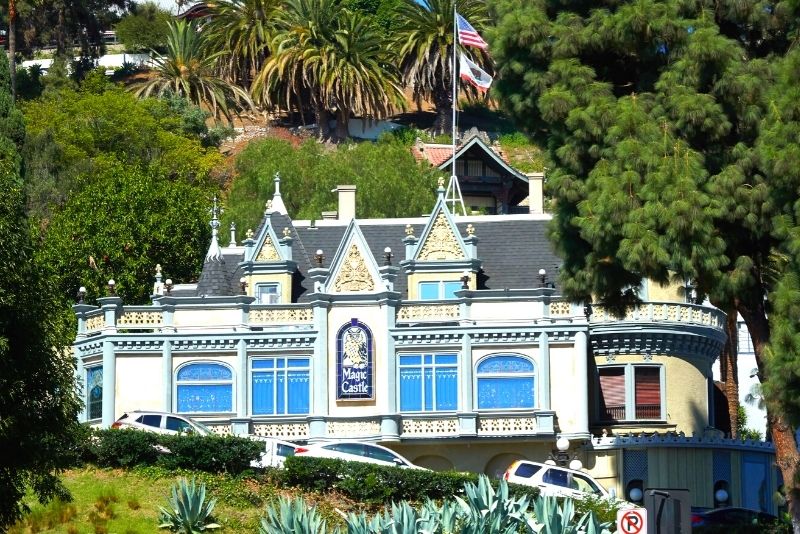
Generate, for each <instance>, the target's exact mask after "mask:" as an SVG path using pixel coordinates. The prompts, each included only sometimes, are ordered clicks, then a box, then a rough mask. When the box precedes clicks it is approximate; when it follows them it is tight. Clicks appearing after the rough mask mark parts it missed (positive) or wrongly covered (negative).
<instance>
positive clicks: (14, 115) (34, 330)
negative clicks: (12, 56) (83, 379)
mask: <svg viewBox="0 0 800 534" xmlns="http://www.w3.org/2000/svg"><path fill="white" fill-rule="evenodd" d="M10 87H11V86H10V76H9V70H8V63H7V60H6V57H5V55H4V54H0V264H2V265H3V266H4V267H3V269H2V272H0V450H2V451H3V453H2V454H0V531H4V526H6V525H9V524H10V523H12V522H13V521H14V520H15V519H16V518H17V517H19V515H20V513H21V510H22V508H21V507H20V501H21V499H22V497H23V496H24V495H25V492H26V490H27V489H28V488H30V489H32V490H33V491H34V492H35V493H36V495H37V496H38V497H39V498H40V499H41V500H47V499H49V498H51V497H53V496H54V495H59V496H62V497H68V494H67V493H66V491H65V489H64V488H63V486H62V485H61V483H60V481H59V479H58V478H57V476H56V475H55V471H56V470H57V469H59V468H61V467H64V466H65V464H66V462H67V461H68V457H69V450H70V448H71V447H72V445H73V443H74V440H75V436H76V435H77V434H76V428H77V423H76V420H77V418H76V416H77V412H78V409H79V402H78V399H77V397H76V395H75V385H74V379H73V377H74V366H73V361H72V357H71V354H70V352H69V351H68V350H58V348H57V347H65V346H68V345H66V344H65V343H63V341H64V340H65V339H66V338H65V337H62V336H59V335H58V332H59V330H58V328H57V325H56V322H55V318H56V317H57V315H58V314H57V312H56V311H55V307H54V305H53V303H54V300H53V298H52V292H51V291H52V290H51V288H50V286H49V284H48V277H47V269H46V268H45V267H44V266H37V265H36V264H35V261H34V254H33V246H32V240H31V232H30V227H29V224H28V221H27V219H26V217H25V195H24V188H23V184H22V180H21V178H20V166H21V159H20V157H19V153H18V145H17V143H19V142H21V140H22V138H23V137H24V129H23V124H22V120H21V117H20V115H19V112H18V111H17V110H16V109H15V108H14V106H13V101H12V99H11V91H10ZM9 133H11V134H12V136H9V135H8V134H9Z"/></svg>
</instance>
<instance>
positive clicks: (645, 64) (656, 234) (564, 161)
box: [490, 0, 800, 533]
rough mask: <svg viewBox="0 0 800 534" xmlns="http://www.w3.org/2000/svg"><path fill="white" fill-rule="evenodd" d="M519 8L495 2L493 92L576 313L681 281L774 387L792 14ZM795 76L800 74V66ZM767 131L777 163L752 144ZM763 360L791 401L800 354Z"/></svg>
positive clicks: (798, 526)
mask: <svg viewBox="0 0 800 534" xmlns="http://www.w3.org/2000/svg"><path fill="white" fill-rule="evenodd" d="M521 4H522V3H521V2H519V1H518V0H496V2H495V4H494V5H493V16H494V18H495V20H497V22H498V26H497V28H496V30H495V31H494V32H493V34H492V35H491V36H490V37H491V44H492V50H493V52H494V54H495V59H496V62H497V64H498V67H499V69H498V71H499V76H498V80H497V81H496V83H495V86H494V89H493V90H494V91H495V95H497V96H498V98H499V100H500V102H501V104H502V106H503V107H504V108H505V109H506V110H507V111H508V112H509V113H510V114H511V115H512V116H513V117H516V118H517V119H518V120H519V121H520V124H521V125H522V126H523V127H524V128H525V129H526V130H527V131H528V132H529V133H531V134H532V135H541V136H544V137H546V139H547V142H548V146H549V147H550V151H549V153H550V159H551V165H552V170H551V171H550V173H549V185H550V191H551V193H552V194H553V195H554V197H555V199H556V203H555V205H556V211H555V214H554V215H555V216H554V224H553V227H552V231H551V238H552V239H553V241H554V242H555V245H556V247H557V248H558V249H559V252H560V254H561V255H562V257H563V258H564V268H563V269H562V270H561V273H562V283H563V287H564V290H565V292H566V293H567V294H568V295H569V296H570V297H572V298H575V299H588V298H589V297H590V296H591V295H594V296H596V297H598V298H600V299H602V300H603V301H604V302H605V303H606V304H607V305H609V306H611V307H613V308H615V309H616V310H617V311H618V312H619V311H621V310H622V309H624V308H625V306H627V305H630V304H633V303H635V302H636V301H637V300H638V296H637V294H636V293H635V291H634V290H631V289H630V288H632V287H638V285H639V283H640V282H641V281H642V279H643V278H644V277H647V278H649V279H651V280H653V281H655V282H658V283H668V282H676V281H680V282H683V281H687V280H689V281H692V283H693V285H694V286H695V287H696V288H697V291H698V293H699V295H700V296H701V297H702V296H705V295H707V296H708V297H709V298H710V299H711V301H712V303H714V304H715V305H716V306H718V307H720V308H721V309H723V310H726V311H728V310H735V311H737V312H738V313H739V314H740V315H741V316H742V318H743V319H744V321H745V323H746V325H747V328H748V330H749V333H750V335H751V337H752V339H753V345H754V349H755V354H756V360H757V363H758V367H759V373H760V376H761V377H762V379H763V380H765V381H766V383H767V384H769V381H770V380H772V379H774V376H775V375H776V374H777V373H776V371H775V369H774V368H773V366H772V365H769V366H767V365H766V363H767V360H768V359H769V358H768V357H767V356H768V351H767V347H768V344H769V343H770V340H771V338H770V333H771V330H772V329H773V328H775V327H776V326H780V327H781V328H783V326H784V324H785V323H788V324H790V325H791V326H792V330H791V332H790V333H791V335H789V336H788V337H787V338H786V339H788V340H790V341H792V342H794V343H795V345H796V346H798V347H800V342H798V340H797V336H796V335H795V334H794V332H795V331H796V330H797V329H796V326H797V317H798V314H797V313H795V314H794V315H793V316H791V315H789V313H791V311H797V310H798V305H797V303H798V301H800V297H798V291H800V289H799V287H800V286H799V285H798V283H797V278H796V272H797V271H796V269H795V267H794V266H793V265H792V262H787V261H783V260H781V258H782V257H784V256H787V255H788V256H790V257H791V258H793V259H794V258H797V257H798V256H797V253H798V252H800V248H795V247H794V245H793V238H792V236H793V235H797V232H796V230H797V229H798V225H797V224H796V217H797V215H796V214H797V213H798V212H797V211H795V210H796V209H797V208H800V206H795V205H794V203H795V202H796V200H797V191H798V186H799V185H800V179H798V177H797V169H799V168H800V166H798V165H797V164H796V163H797V153H798V152H797V151H796V150H795V151H794V152H792V151H789V153H787V154H784V164H783V165H780V166H777V164H776V162H775V161H774V160H773V157H774V155H775V154H774V152H775V151H777V150H780V148H777V147H780V146H781V143H784V144H786V143H787V142H788V140H789V139H790V137H788V136H790V135H792V134H790V133H789V132H788V131H781V125H783V126H785V122H784V123H781V121H780V120H778V119H776V118H775V115H777V116H778V117H783V114H781V113H779V112H778V111H776V109H777V110H780V104H776V101H775V97H771V96H770V95H772V94H773V92H775V91H773V90H772V88H773V87H774V86H775V87H777V86H776V80H778V79H779V77H780V76H781V73H782V72H783V74H782V75H783V76H784V77H787V76H789V74H788V72H790V71H791V67H786V68H784V69H783V70H782V69H781V65H782V63H783V61H784V60H783V59H782V58H783V57H784V56H786V55H787V53H788V51H789V50H790V47H791V45H792V44H793V40H794V38H795V37H794V36H795V35H796V32H797V23H798V21H800V18H798V11H797V10H798V6H796V3H793V2H765V1H755V0H719V1H714V2H712V1H710V0H697V1H694V2H685V1H681V0H667V1H656V0H622V1H618V0H602V1H596V0H582V1H572V2H562V1H558V0H534V1H532V2H528V3H526V4H527V5H525V6H524V7H523V6H522V5H521ZM791 72H792V75H795V76H796V74H794V73H796V72H797V69H796V68H795V70H794V71H791ZM794 83H795V85H794V86H791V85H790V84H787V85H786V87H784V88H783V89H778V90H777V92H775V94H781V91H784V95H785V97H786V98H793V99H794V100H793V101H792V103H793V108H794V107H796V106H797V102H799V101H800V99H798V94H797V90H796V80H795V82H794ZM771 98H772V101H771V100H770V99H771ZM771 110H772V111H771ZM791 119H792V120H794V116H792V117H791ZM784 121H785V119H784ZM771 123H775V124H776V126H775V127H774V128H773V129H774V130H775V134H774V135H775V137H776V138H777V140H774V141H773V142H771V144H770V146H772V147H775V148H773V153H770V150H769V149H767V148H766V147H762V146H761V145H762V144H763V142H764V141H765V140H764V139H763V137H764V135H765V134H764V133H763V132H764V131H766V130H765V126H767V125H768V124H771ZM792 133H793V134H794V139H796V138H797V135H796V133H794V131H792ZM771 165H772V166H773V167H776V166H777V168H775V169H774V170H773V172H770V170H769V167H770V166H771ZM792 166H793V167H792ZM789 167H792V168H791V169H789ZM782 221H785V222H782ZM792 232H795V233H794V234H793V233H792ZM776 289H778V292H777V293H776V292H775V290H776ZM779 297H780V298H779ZM776 299H777V300H776ZM773 301H776V306H775V307H774V308H773V309H771V310H770V309H768V306H770V305H771V304H770V303H771V302H773ZM784 305H785V306H784ZM768 312H769V318H768ZM789 345H791V344H789ZM769 352H770V353H775V354H777V353H778V352H780V353H781V354H782V355H783V361H784V362H785V365H784V368H783V369H784V370H785V371H791V373H793V374H789V375H787V378H788V377H790V376H791V377H794V381H795V382H794V383H793V384H792V387H793V388H794V389H793V390H791V392H790V393H789V392H787V393H786V396H791V395H793V396H794V397H793V398H794V399H797V398H798V393H800V383H798V380H797V376H798V373H797V365H798V364H797V362H796V361H795V360H796V357H795V356H794V354H796V352H795V353H791V352H788V350H784V349H780V350H779V349H777V348H776V347H773V348H772V349H771V351H769ZM768 389H769V388H768ZM794 405H795V406H797V401H796V400H795V404H794ZM788 407H789V406H788V404H787V400H786V399H785V398H784V399H781V398H779V397H776V401H775V402H773V403H772V404H771V406H770V410H769V415H768V422H769V427H770V428H771V436H772V440H773V442H774V443H775V448H776V457H777V462H778V465H779V467H780V469H781V471H782V474H783V479H784V481H785V483H786V488H787V490H788V495H787V497H788V501H789V507H790V511H791V514H792V517H793V522H794V528H795V532H797V533H800V479H798V477H797V473H798V451H797V446H796V443H795V440H794V435H793V433H792V429H791V426H790V424H789V423H788V419H787V416H788V415H789V413H788V411H787V408H788Z"/></svg>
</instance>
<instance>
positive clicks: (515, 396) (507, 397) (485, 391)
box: [477, 354, 536, 410]
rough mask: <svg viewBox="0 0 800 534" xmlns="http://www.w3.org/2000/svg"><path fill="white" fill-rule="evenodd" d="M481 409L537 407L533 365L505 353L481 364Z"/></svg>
mask: <svg viewBox="0 0 800 534" xmlns="http://www.w3.org/2000/svg"><path fill="white" fill-rule="evenodd" d="M477 382H478V409H479V410H503V409H514V408H533V407H535V406H536V395H535V383H536V375H535V369H534V366H533V362H531V361H530V360H528V359H527V358H523V357H522V356H514V355H512V354H501V355H497V356H491V357H489V358H486V359H485V360H483V361H482V362H480V363H479V364H478V369H477Z"/></svg>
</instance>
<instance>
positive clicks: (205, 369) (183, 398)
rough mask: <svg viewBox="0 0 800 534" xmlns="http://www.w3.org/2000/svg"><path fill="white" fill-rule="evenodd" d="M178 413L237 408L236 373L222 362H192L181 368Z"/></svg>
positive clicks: (226, 410)
mask: <svg viewBox="0 0 800 534" xmlns="http://www.w3.org/2000/svg"><path fill="white" fill-rule="evenodd" d="M176 382H177V393H178V394H177V399H178V402H177V406H178V412H188V413H218V412H232V411H233V373H232V372H231V370H230V369H229V368H228V367H227V366H225V365H222V364H220V363H206V362H203V363H190V364H187V365H184V366H183V367H181V368H180V369H178V376H177V380H176Z"/></svg>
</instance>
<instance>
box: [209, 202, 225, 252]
mask: <svg viewBox="0 0 800 534" xmlns="http://www.w3.org/2000/svg"><path fill="white" fill-rule="evenodd" d="M209 211H210V212H211V244H210V245H209V247H208V252H206V261H222V250H220V248H219V241H218V239H217V236H218V235H219V214H220V213H222V212H223V209H222V208H221V207H220V206H218V205H217V195H214V203H213V205H212V207H211V209H210V210H209Z"/></svg>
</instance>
